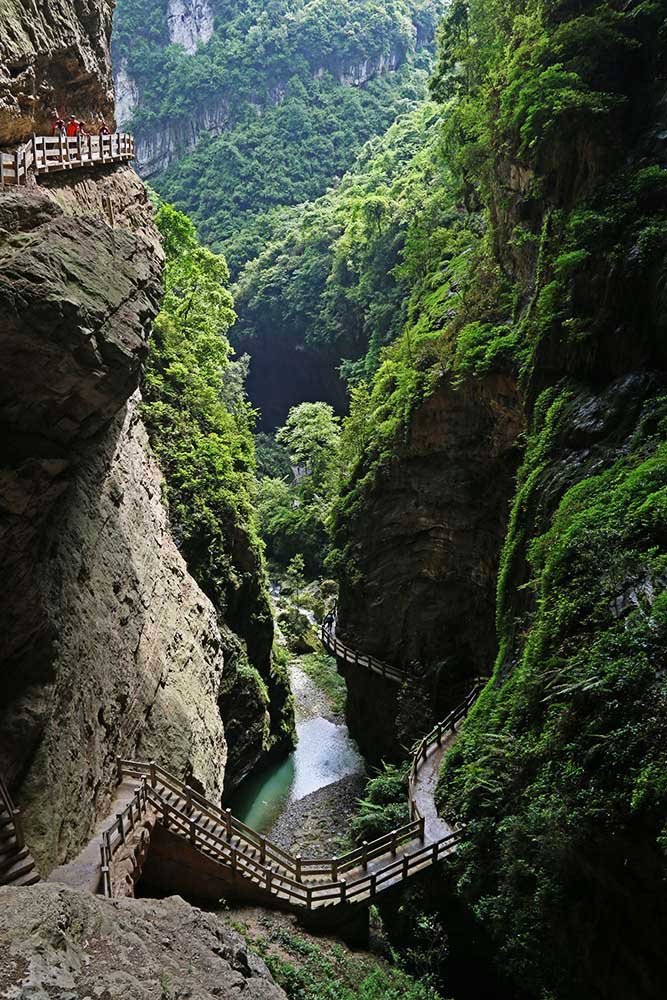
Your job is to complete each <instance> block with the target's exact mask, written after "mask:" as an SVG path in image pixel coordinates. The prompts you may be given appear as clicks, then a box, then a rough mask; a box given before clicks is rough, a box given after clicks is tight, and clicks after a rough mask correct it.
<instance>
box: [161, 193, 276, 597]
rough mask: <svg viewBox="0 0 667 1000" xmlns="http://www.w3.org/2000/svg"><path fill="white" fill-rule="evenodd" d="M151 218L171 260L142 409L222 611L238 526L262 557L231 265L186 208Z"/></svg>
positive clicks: (202, 576)
mask: <svg viewBox="0 0 667 1000" xmlns="http://www.w3.org/2000/svg"><path fill="white" fill-rule="evenodd" d="M156 221H157V224H158V227H159V229H160V233H161V235H162V238H163V240H164V247H165V252H166V255H167V267H166V273H165V297H164V300H163V303H162V311H161V313H160V315H159V316H158V318H157V320H156V323H155V327H154V331H153V338H152V342H151V352H150V355H149V359H148V364H147V366H146V371H145V375H144V384H143V393H144V405H143V417H144V420H145V422H146V425H147V427H148V430H149V433H150V436H151V442H152V444H153V447H154V449H155V452H156V454H157V456H158V459H159V461H160V465H161V467H162V469H163V471H164V474H165V477H166V481H167V496H166V499H167V502H168V504H169V509H170V514H171V519H172V524H173V526H174V529H175V532H176V534H177V536H178V538H179V542H180V546H181V548H182V550H183V552H184V554H185V556H186V559H187V561H188V565H189V566H190V568H191V570H192V572H193V573H194V575H195V577H196V579H197V581H198V582H199V584H200V585H201V586H202V588H203V589H204V590H205V592H206V593H207V594H208V595H209V597H211V600H213V602H214V604H215V605H216V607H217V608H218V609H219V610H220V611H221V613H222V614H224V613H225V612H226V610H227V609H228V608H229V607H230V605H231V606H233V604H234V598H233V596H232V591H233V589H234V588H235V587H241V586H242V585H243V582H244V578H245V577H246V574H245V573H244V572H243V571H242V569H241V567H240V566H236V565H235V563H234V555H233V539H234V535H235V533H237V532H240V533H242V534H244V535H246V537H247V540H248V546H249V548H250V549H251V550H252V551H254V552H255V553H256V563H257V564H258V563H259V555H258V544H259V542H258V536H257V533H256V527H255V519H254V515H253V509H252V493H253V474H254V456H253V439H252V426H253V414H252V410H251V408H250V406H249V405H248V403H247V401H246V399H245V396H244V392H243V383H242V381H241V380H239V379H237V378H236V377H235V368H236V365H237V362H235V361H233V359H232V351H231V348H230V345H229V341H228V340H227V338H226V336H225V333H226V331H227V330H228V329H229V327H230V326H231V324H232V322H233V320H234V310H233V302H232V297H231V294H230V293H229V291H228V289H227V282H228V278H229V273H228V271H227V267H226V264H225V261H224V259H223V258H222V257H219V256H217V255H216V254H213V253H212V252H211V251H210V250H207V249H205V248H204V247H202V246H200V245H199V243H198V242H197V239H196V235H195V230H194V226H193V225H192V223H191V222H190V220H189V219H188V218H187V217H186V216H184V215H182V214H181V213H180V212H177V211H176V210H175V209H174V208H172V207H171V206H169V205H166V204H162V205H160V207H159V209H158V212H157V217H156ZM252 569H253V570H254V569H256V566H254V567H252Z"/></svg>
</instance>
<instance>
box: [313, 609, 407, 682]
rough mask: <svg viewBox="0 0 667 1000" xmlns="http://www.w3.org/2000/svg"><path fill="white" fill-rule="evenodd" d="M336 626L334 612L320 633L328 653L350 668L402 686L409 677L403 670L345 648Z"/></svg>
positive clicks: (327, 618)
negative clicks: (359, 669)
mask: <svg viewBox="0 0 667 1000" xmlns="http://www.w3.org/2000/svg"><path fill="white" fill-rule="evenodd" d="M336 626H337V618H336V614H335V611H334V612H332V613H331V614H330V615H327V617H326V618H325V620H324V622H323V624H322V629H321V632H320V640H321V642H322V645H323V646H324V648H325V649H326V651H327V652H328V653H330V654H331V655H332V656H335V657H336V658H337V659H338V660H342V661H343V663H348V664H349V665H350V666H353V667H363V668H364V670H370V671H371V672H372V673H374V674H379V676H380V677H384V679H385V680H387V681H391V682H392V683H393V684H402V683H403V681H405V680H407V678H408V676H409V675H408V674H407V673H406V672H405V670H400V669H399V668H398V667H393V666H391V664H389V663H385V662H384V661H383V660H378V659H377V657H376V656H368V655H367V654H366V653H360V652H358V651H357V650H356V649H352V648H351V647H350V646H346V645H345V643H344V642H343V641H342V640H341V639H339V638H338V636H337V635H336Z"/></svg>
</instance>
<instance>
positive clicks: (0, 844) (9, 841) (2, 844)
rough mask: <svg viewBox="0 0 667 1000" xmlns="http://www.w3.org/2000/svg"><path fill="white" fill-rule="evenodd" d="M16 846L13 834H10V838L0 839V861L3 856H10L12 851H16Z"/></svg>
mask: <svg viewBox="0 0 667 1000" xmlns="http://www.w3.org/2000/svg"><path fill="white" fill-rule="evenodd" d="M18 846H19V845H18V843H17V840H16V834H15V833H12V834H10V836H9V837H6V838H5V839H4V840H3V839H2V838H0V861H2V859H3V857H4V856H5V854H11V853H12V852H13V851H17V850H18Z"/></svg>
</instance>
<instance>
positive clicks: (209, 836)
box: [101, 686, 478, 911]
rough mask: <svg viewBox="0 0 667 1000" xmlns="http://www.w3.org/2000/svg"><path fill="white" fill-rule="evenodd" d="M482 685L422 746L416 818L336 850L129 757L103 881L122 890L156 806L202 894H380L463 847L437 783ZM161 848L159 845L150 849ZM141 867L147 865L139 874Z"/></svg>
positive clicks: (336, 897) (417, 754) (164, 843)
mask: <svg viewBox="0 0 667 1000" xmlns="http://www.w3.org/2000/svg"><path fill="white" fill-rule="evenodd" d="M477 692H478V686H475V688H474V689H473V690H472V691H471V692H470V694H469V695H468V697H467V698H466V700H465V701H464V702H463V703H462V704H461V705H460V706H459V707H458V708H456V709H455V710H454V711H453V712H451V713H450V714H449V715H448V716H447V718H446V719H443V720H442V722H440V723H438V725H437V726H435V727H434V728H433V730H432V731H431V732H430V733H429V734H428V735H427V736H426V737H424V739H423V740H422V741H421V742H420V743H419V745H418V746H417V747H416V748H415V750H414V753H413V756H412V762H411V766H410V771H409V776H408V789H407V792H408V806H409V810H410V820H409V822H408V823H406V824H404V825H403V826H401V827H398V828H397V829H396V830H392V831H391V832H390V833H388V834H386V835H384V836H382V837H378V838H377V839H376V840H373V841H371V842H368V843H364V844H362V845H361V846H360V847H357V848H355V849H354V850H352V851H348V852H347V853H345V854H342V855H339V856H337V857H333V858H302V857H301V856H300V855H293V854H291V853H290V852H288V851H285V850H283V848H281V847H279V846H278V845H277V844H274V843H273V842H272V841H270V840H268V839H267V838H266V837H264V836H263V835H261V834H259V833H257V831H256V830H253V829H252V828H251V827H249V826H247V825H246V824H244V823H242V822H241V821H240V820H238V819H236V818H235V817H234V816H232V814H231V812H230V810H228V809H226V810H225V809H221V808H220V807H218V806H216V805H215V804H214V803H212V802H209V801H208V800H207V799H206V798H205V797H204V796H202V795H200V794H199V793H198V792H196V791H195V790H194V789H193V788H190V787H189V786H188V785H187V784H185V783H184V782H182V781H179V780H178V779H177V778H175V777H174V776H173V775H172V774H170V773H169V772H168V771H166V770H165V769H164V768H162V767H160V766H159V765H158V764H156V763H155V762H151V763H144V762H141V761H131V760H119V761H118V773H119V782H121V783H122V787H128V785H130V784H131V783H132V782H136V790H135V792H134V795H133V796H132V798H131V800H130V801H129V802H128V803H127V805H126V807H125V809H123V811H122V812H121V813H120V814H119V815H118V816H117V817H116V819H115V821H114V822H113V823H112V824H111V826H110V827H109V828H108V829H106V830H105V831H104V833H103V836H102V843H101V858H102V869H101V870H102V891H103V892H104V894H105V895H107V896H113V895H115V894H116V893H117V888H116V887H117V885H118V883H119V879H118V878H117V874H116V871H115V868H116V859H117V858H118V857H119V856H120V857H122V858H123V859H126V858H127V855H128V850H129V851H130V853H131V850H132V849H131V847H130V848H128V845H129V844H131V842H132V838H133V835H134V831H135V830H137V829H140V830H145V826H146V823H145V817H146V814H147V813H148V812H150V813H151V814H152V815H153V816H155V817H156V829H155V831H154V836H155V837H156V840H157V842H158V843H159V849H160V854H161V858H162V864H163V866H165V867H167V868H171V870H172V878H171V880H170V884H173V883H175V882H178V883H179V889H178V891H187V887H188V886H189V887H190V894H194V895H196V896H198V897H199V898H201V897H202V896H204V895H210V897H211V898H219V897H220V896H221V895H225V894H232V895H234V896H236V897H237V898H241V899H248V900H252V901H255V902H262V903H264V904H265V905H273V906H276V907H278V908H282V909H292V910H307V911H315V910H318V909H324V908H328V907H336V906H341V905H343V904H348V903H361V904H368V903H370V902H372V901H373V900H374V899H375V898H376V896H377V895H378V894H380V893H382V892H385V891H387V890H388V889H390V888H392V887H394V886H396V885H398V884H400V883H402V882H403V881H405V880H407V879H409V878H411V877H413V876H414V875H415V874H417V873H418V872H421V871H423V870H424V869H426V868H429V867H430V866H431V865H433V864H435V863H437V862H438V861H441V860H442V859H443V858H446V857H448V856H449V855H450V854H451V853H452V852H453V851H455V850H456V848H457V846H458V844H459V842H460V840H461V838H462V836H463V832H462V831H460V830H457V829H454V828H453V827H451V826H450V825H448V824H447V823H446V822H445V821H444V820H442V819H441V818H440V817H438V815H437V810H436V807H435V800H434V791H435V783H436V781H437V774H438V771H439V766H440V762H441V760H442V756H443V754H444V753H445V752H446V751H447V749H448V748H449V746H451V744H452V742H453V741H454V739H455V738H456V735H457V733H458V729H459V727H460V725H461V723H462V721H463V719H464V718H465V717H466V715H467V713H468V711H469V709H470V707H471V706H472V704H473V703H474V701H475V698H476V696H477ZM165 834H168V835H169V837H167V838H165ZM142 835H143V834H142ZM179 841H180V844H181V847H180V848H179V847H177V843H178V842H179ZM152 852H153V848H152V846H151V851H150V852H148V853H149V854H150V855H152ZM194 855H198V856H199V857H200V859H201V867H202V869H203V870H202V871H199V872H197V868H198V864H197V861H196V857H195V856H194ZM174 865H176V866H177V867H174ZM178 866H180V867H181V868H182V871H178V870H177V869H178ZM212 866H213V867H212ZM140 876H141V870H140V868H139V867H137V868H136V878H137V879H138V878H139V877H140ZM120 881H121V882H122V880H120ZM174 891H176V890H174Z"/></svg>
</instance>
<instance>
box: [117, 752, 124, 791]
mask: <svg viewBox="0 0 667 1000" xmlns="http://www.w3.org/2000/svg"><path fill="white" fill-rule="evenodd" d="M116 776H117V778H118V784H119V785H122V783H123V762H122V760H121V759H120V757H118V756H116Z"/></svg>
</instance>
